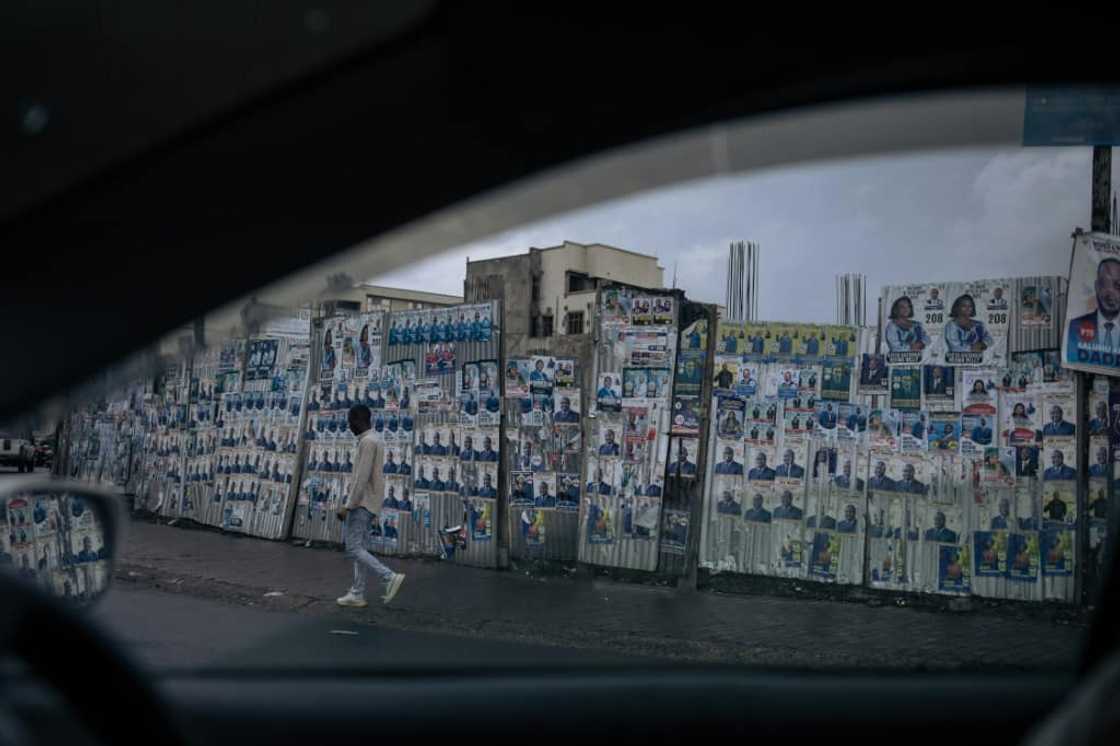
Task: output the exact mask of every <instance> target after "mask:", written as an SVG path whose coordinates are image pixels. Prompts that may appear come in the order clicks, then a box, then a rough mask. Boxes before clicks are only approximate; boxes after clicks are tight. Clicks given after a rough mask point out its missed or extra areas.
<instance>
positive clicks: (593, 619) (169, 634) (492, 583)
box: [97, 521, 1084, 671]
mask: <svg viewBox="0 0 1120 746" xmlns="http://www.w3.org/2000/svg"><path fill="white" fill-rule="evenodd" d="M385 561H386V562H387V564H389V565H390V566H392V567H393V568H394V569H397V570H398V571H402V572H405V573H407V575H408V580H407V581H406V582H405V584H404V586H403V588H402V590H401V592H400V595H399V596H398V597H397V598H396V599H395V600H394V602H393V603H392V605H390V606H383V605H381V604H380V603H379V602H378V603H371V604H370V607H369V608H367V609H362V610H354V609H341V608H339V607H338V606H336V605H335V603H334V599H335V598H336V597H337V596H339V595H341V594H342V593H343V592H345V590H346V589H347V587H348V585H349V581H350V572H351V570H350V563H349V562H348V561H347V560H346V558H345V557H344V555H343V554H342V553H341V552H339V551H337V550H332V549H323V548H309V547H304V546H302V545H298V546H297V545H293V544H290V543H285V542H270V541H264V540H259V539H253V538H247V537H240V536H231V535H225V534H220V533H216V532H213V531H206V530H191V529H186V528H180V527H173V526H166V525H159V524H155V523H148V522H143V521H132V522H131V523H130V524H128V530H127V532H126V546H125V548H124V551H123V553H122V555H121V556H120V557H119V560H118V566H117V571H116V581H115V582H116V587H115V589H114V590H113V591H111V594H110V597H109V598H108V599H106V602H105V605H104V610H103V611H100V610H99V612H97V613H102V614H104V615H107V618H108V619H111V620H112V623H113V625H114V627H115V628H116V631H117V632H118V635H119V636H121V637H123V638H125V639H127V640H131V641H133V642H134V643H135V644H136V645H137V646H138V649H139V650H140V654H141V656H142V657H143V656H147V657H148V658H149V659H151V660H154V661H158V663H159V664H160V665H175V661H176V656H180V657H181V658H182V661H181V664H182V665H198V664H208V665H209V664H213V663H215V662H217V661H221V660H229V661H236V662H237V664H238V665H240V664H241V663H244V662H247V661H250V660H258V659H259V660H261V661H267V662H270V663H272V664H286V663H290V664H292V665H309V664H311V663H314V662H329V663H330V665H337V664H338V663H339V661H346V660H349V658H347V657H346V655H345V654H344V653H339V652H338V651H339V650H341V651H347V650H349V649H350V648H352V647H354V644H356V643H354V644H351V643H341V645H342V646H343V647H341V648H339V647H338V645H339V644H340V643H339V641H338V640H334V639H331V638H333V637H355V635H348V634H345V633H342V634H332V633H331V632H330V630H331V629H335V628H342V627H343V626H345V625H352V627H347V629H351V630H356V631H358V633H359V634H358V635H357V636H356V637H358V638H363V635H365V634H368V635H369V638H368V639H369V640H370V641H371V642H370V645H372V647H370V648H369V649H368V650H366V652H365V653H361V654H358V658H359V659H360V660H367V659H368V660H369V661H373V662H374V663H376V662H378V661H380V662H386V661H388V663H393V662H409V661H411V662H416V661H428V660H429V659H431V660H432V661H439V660H442V659H443V657H444V656H451V657H452V659H453V660H457V661H460V662H462V663H464V665H465V664H466V663H467V662H468V661H479V662H480V665H486V664H492V665H500V664H502V663H503V662H523V661H530V660H548V659H549V658H550V655H549V652H548V651H556V654H558V655H560V658H559V660H565V659H568V660H571V661H573V662H575V661H592V660H607V661H610V660H623V659H627V660H640V659H649V660H662V661H665V660H672V661H679V662H685V661H689V662H707V663H731V664H746V665H752V666H761V667H780V668H794V669H822V668H827V669H867V668H890V669H895V670H897V669H905V670H977V671H993V670H1009V669H1010V670H1023V669H1039V668H1043V669H1059V668H1069V667H1071V666H1073V665H1074V664H1075V662H1076V657H1077V653H1078V648H1079V643H1080V639H1081V636H1082V634H1083V632H1084V630H1083V628H1082V626H1081V625H1079V624H1077V623H1069V622H1068V621H1065V620H1062V619H1055V618H1045V617H1043V616H1042V615H1037V616H1039V618H1033V617H1032V616H1031V615H1023V614H1020V613H1016V614H1007V613H1002V614H991V613H984V612H982V611H972V612H960V613H949V612H945V611H931V610H926V609H916V608H900V607H898V606H895V605H883V604H882V602H881V601H878V600H872V601H871V602H869V603H860V602H851V601H830V600H811V599H797V598H783V597H768V596H735V595H728V594H723V593H716V592H711V591H690V590H686V589H683V588H682V589H673V588H663V587H655V586H648V585H636V584H631V583H622V582H617V581H612V580H606V579H601V578H592V577H590V576H588V575H587V574H584V573H573V574H570V575H568V574H564V573H561V575H560V576H551V577H547V578H545V577H538V576H531V575H526V574H524V573H520V572H510V571H497V570H483V569H477V568H471V567H464V566H459V565H454V564H450V563H446V562H440V561H438V560H427V559H424V560H417V559H407V560H398V559H393V558H389V559H386V560H385ZM371 600H373V599H372V598H371ZM158 619H166V620H167V621H166V623H157V622H156V621H154V620H158ZM374 630H376V633H375V632H374ZM406 633H407V634H406ZM402 635H403V636H402ZM416 635H419V636H418V637H417V636H416ZM429 635H430V636H431V637H430V638H429V637H427V636H429ZM321 638H325V639H327V640H328V642H327V643H324V642H322V639H321ZM308 640H310V641H311V642H308ZM375 640H377V641H378V642H376V644H374V642H372V641H375ZM394 641H395V642H394ZM352 643H353V641H352ZM359 647H362V646H361V645H359ZM363 649H365V648H364V647H363ZM390 650H392V651H393V652H394V656H395V657H393V656H390V658H384V656H385V655H386V654H387V652H386V651H390ZM177 651H178V652H177ZM371 651H373V652H371ZM424 651H426V652H424ZM448 651H453V652H448ZM499 651H501V652H499ZM565 651H567V652H565ZM367 654H368V655H367ZM340 655H341V656H342V657H341V658H340V657H339V656H340ZM230 656H232V657H230ZM238 656H240V657H238ZM565 656H566V658H565ZM388 663H387V664H388Z"/></svg>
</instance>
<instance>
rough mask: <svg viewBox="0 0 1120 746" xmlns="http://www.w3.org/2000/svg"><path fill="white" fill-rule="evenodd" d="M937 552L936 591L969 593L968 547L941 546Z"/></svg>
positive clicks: (970, 585) (970, 587)
mask: <svg viewBox="0 0 1120 746" xmlns="http://www.w3.org/2000/svg"><path fill="white" fill-rule="evenodd" d="M937 550H938V552H937V589H938V590H939V591H941V592H943V593H969V592H971V589H972V583H971V574H972V573H971V567H970V565H971V562H970V561H969V560H970V557H969V555H970V552H969V547H968V545H967V544H965V545H964V546H960V547H958V546H949V545H941V546H939V547H938V548H937Z"/></svg>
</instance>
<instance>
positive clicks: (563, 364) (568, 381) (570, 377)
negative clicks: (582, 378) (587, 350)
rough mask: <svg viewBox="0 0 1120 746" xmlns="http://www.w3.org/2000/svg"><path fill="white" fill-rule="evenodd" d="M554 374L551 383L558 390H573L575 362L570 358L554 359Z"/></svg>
mask: <svg viewBox="0 0 1120 746" xmlns="http://www.w3.org/2000/svg"><path fill="white" fill-rule="evenodd" d="M555 371H556V372H555V373H554V374H553V378H552V382H553V384H554V385H555V386H557V387H559V388H573V387H575V385H576V361H575V360H574V359H572V358H563V357H558V358H555Z"/></svg>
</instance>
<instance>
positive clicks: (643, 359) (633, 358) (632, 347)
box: [623, 329, 703, 367]
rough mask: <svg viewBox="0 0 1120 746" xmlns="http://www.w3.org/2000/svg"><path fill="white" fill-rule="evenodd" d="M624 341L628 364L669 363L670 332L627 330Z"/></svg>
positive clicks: (652, 364) (644, 365)
mask: <svg viewBox="0 0 1120 746" xmlns="http://www.w3.org/2000/svg"><path fill="white" fill-rule="evenodd" d="M623 343H624V344H625V346H626V354H625V362H626V363H627V364H628V365H632V366H634V367H651V366H665V365H668V364H669V334H668V332H664V331H656V330H652V329H650V330H641V331H634V330H627V331H625V332H623ZM701 352H703V351H701Z"/></svg>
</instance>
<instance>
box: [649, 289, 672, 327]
mask: <svg viewBox="0 0 1120 746" xmlns="http://www.w3.org/2000/svg"><path fill="white" fill-rule="evenodd" d="M675 307H676V301H675V300H674V299H673V298H670V297H668V296H664V295H659V296H655V297H654V299H653V310H652V313H651V316H652V318H651V322H652V323H653V324H655V325H657V326H669V325H671V324H674V323H676V320H677V315H676V313H675V311H674V309H675Z"/></svg>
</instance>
